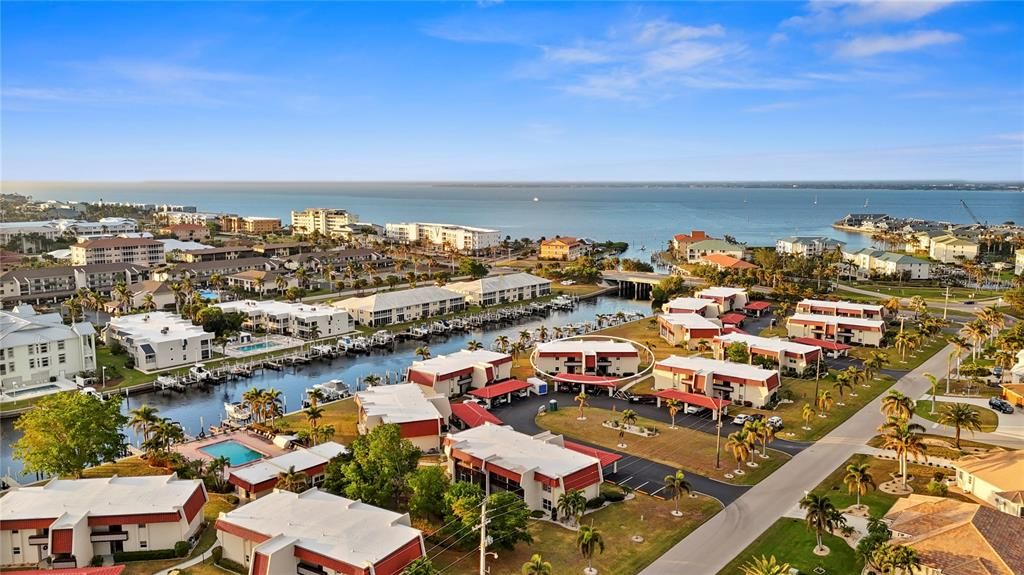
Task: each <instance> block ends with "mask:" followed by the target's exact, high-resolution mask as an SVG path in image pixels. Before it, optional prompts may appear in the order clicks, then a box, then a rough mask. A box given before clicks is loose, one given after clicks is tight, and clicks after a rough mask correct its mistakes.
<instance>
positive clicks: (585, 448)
mask: <svg viewBox="0 0 1024 575" xmlns="http://www.w3.org/2000/svg"><path fill="white" fill-rule="evenodd" d="M563 444H564V446H565V448H566V449H571V450H573V451H576V452H578V453H582V454H583V455H589V456H591V457H596V458H597V459H599V460H600V461H601V467H608V466H609V465H611V464H613V463H615V462H616V461H618V460H620V459H622V456H621V455H619V454H618V453H612V452H610V451H602V450H600V449H597V448H595V447H590V446H589V445H583V444H581V443H573V442H571V441H564V442H563Z"/></svg>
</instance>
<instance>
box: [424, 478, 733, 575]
mask: <svg viewBox="0 0 1024 575" xmlns="http://www.w3.org/2000/svg"><path fill="white" fill-rule="evenodd" d="M720 510H721V505H720V504H719V503H718V502H717V501H715V500H714V499H711V498H710V497H703V496H700V497H697V498H689V497H683V499H681V500H680V511H682V512H683V513H684V515H683V516H682V517H673V516H672V515H671V511H672V502H671V501H662V500H660V499H655V498H653V497H647V496H646V495H637V496H636V497H635V498H633V499H630V500H628V501H623V502H621V503H615V504H613V505H609V506H607V507H605V508H604V509H601V510H600V511H596V512H594V513H590V514H587V515H586V516H585V517H584V519H583V521H584V522H585V523H586V524H590V523H591V522H593V526H594V527H595V528H597V530H598V531H599V532H600V533H601V535H602V537H603V538H604V542H605V550H604V553H602V554H600V555H596V556H595V557H594V567H596V568H597V569H598V571H599V572H600V573H601V575H633V574H634V573H638V572H639V571H640V570H641V569H643V568H644V567H645V566H647V565H648V564H650V563H651V562H652V561H654V560H655V559H656V558H657V557H659V556H660V555H662V554H663V553H665V552H666V551H667V550H668V549H669V548H671V547H672V546H673V545H675V544H676V543H678V542H679V541H680V540H681V539H682V538H683V537H685V536H686V535H687V534H689V533H690V532H691V531H693V530H694V529H696V528H697V527H698V526H699V525H700V524H702V523H704V522H705V521H707V520H708V519H710V518H711V517H712V516H713V515H714V514H715V513H718V512H719V511H720ZM530 534H531V535H533V539H534V541H533V544H531V545H525V544H522V543H520V544H519V545H517V546H516V548H515V549H514V550H512V551H505V550H500V551H498V559H496V560H495V559H491V560H489V561H488V567H490V573H491V574H492V575H519V573H520V569H521V567H522V565H523V563H525V562H526V561H527V560H529V558H530V556H531V555H532V554H534V553H539V554H541V556H543V557H544V560H546V561H549V562H550V563H551V566H552V568H553V569H552V573H556V574H568V573H580V572H582V571H583V568H584V567H586V562H584V560H583V558H582V557H581V556H580V554H579V551H577V549H576V532H575V531H570V530H568V529H565V528H563V527H559V526H557V525H553V524H551V523H549V522H546V521H535V522H534V523H533V524H532V526H531V528H530ZM634 535H639V536H641V537H643V542H641V543H635V542H633V540H632V538H633V536H634ZM430 547H432V544H430V543H429V542H428V544H427V549H430ZM478 557H479V555H478V554H477V553H476V552H468V554H467V551H461V552H457V551H445V552H443V553H440V554H436V555H434V554H431V559H432V561H433V564H434V566H435V567H437V568H438V569H439V570H443V569H445V568H446V567H448V566H449V565H450V566H451V567H450V569H447V570H445V571H444V573H445V575H475V574H476V573H478V572H479V560H478ZM455 561H458V562H457V563H454V565H452V563H453V562H455Z"/></svg>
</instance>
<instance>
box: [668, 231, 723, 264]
mask: <svg viewBox="0 0 1024 575" xmlns="http://www.w3.org/2000/svg"><path fill="white" fill-rule="evenodd" d="M713 239H714V238H712V237H711V236H709V235H707V234H706V233H705V232H704V231H702V230H693V231H691V232H690V233H689V234H676V235H674V236H672V250H673V251H674V252H675V253H676V254H678V255H681V256H684V257H685V256H686V250H687V248H689V247H690V244H695V243H697V242H702V241H704V240H713Z"/></svg>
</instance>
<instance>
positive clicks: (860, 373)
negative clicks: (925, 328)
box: [839, 365, 868, 398]
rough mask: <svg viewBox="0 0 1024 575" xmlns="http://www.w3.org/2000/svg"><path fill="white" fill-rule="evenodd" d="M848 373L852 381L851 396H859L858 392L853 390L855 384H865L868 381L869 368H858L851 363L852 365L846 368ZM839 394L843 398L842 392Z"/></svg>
mask: <svg viewBox="0 0 1024 575" xmlns="http://www.w3.org/2000/svg"><path fill="white" fill-rule="evenodd" d="M846 373H847V375H848V377H849V381H850V397H857V392H856V391H853V386H855V385H857V384H858V383H861V384H863V383H865V382H867V380H868V372H867V370H864V369H857V368H856V367H854V366H852V365H851V366H850V367H848V368H846ZM839 396H840V398H842V394H841V393H840V394H839Z"/></svg>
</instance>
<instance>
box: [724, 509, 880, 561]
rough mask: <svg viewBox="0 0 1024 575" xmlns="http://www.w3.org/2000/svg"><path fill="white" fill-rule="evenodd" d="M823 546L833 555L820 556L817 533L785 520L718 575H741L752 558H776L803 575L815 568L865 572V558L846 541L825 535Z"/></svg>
mask: <svg viewBox="0 0 1024 575" xmlns="http://www.w3.org/2000/svg"><path fill="white" fill-rule="evenodd" d="M822 543H824V544H825V546H826V547H828V548H829V550H830V553H829V554H828V555H826V556H825V557H818V556H817V555H815V554H814V552H813V550H814V546H815V545H816V544H817V542H816V541H815V538H814V531H812V530H811V529H808V527H807V525H805V524H804V522H803V521H801V520H800V519H790V518H785V517H784V518H782V519H779V520H778V521H776V522H775V523H773V524H772V526H771V527H769V528H768V529H767V530H766V531H765V532H764V533H762V534H761V535H760V536H759V537H758V538H757V539H755V540H754V542H753V543H751V544H750V545H749V546H748V547H747V548H746V549H744V550H743V551H740V553H739V555H737V556H736V558H735V559H733V560H732V561H731V562H730V563H729V564H728V565H727V566H726V567H725V569H722V570H721V571H719V572H718V575H736V574H737V573H740V567H741V566H743V565H744V564H745V563H747V562H748V561H750V560H751V559H752V558H754V557H762V556H764V557H771V556H773V555H774V556H775V558H776V559H777V560H778V561H779V562H780V563H788V564H789V566H790V567H791V568H794V569H798V570H799V571H800V573H814V572H815V571H814V569H816V568H818V567H821V568H823V569H824V570H825V571H824V572H825V573H828V574H829V575H860V572H861V571H862V570H863V569H864V559H863V558H862V557H860V556H859V555H857V552H856V551H855V550H854V549H853V548H852V547H850V546H849V545H847V544H846V542H845V541H843V540H842V539H840V538H839V537H836V536H834V535H828V534H825V535H822Z"/></svg>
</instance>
